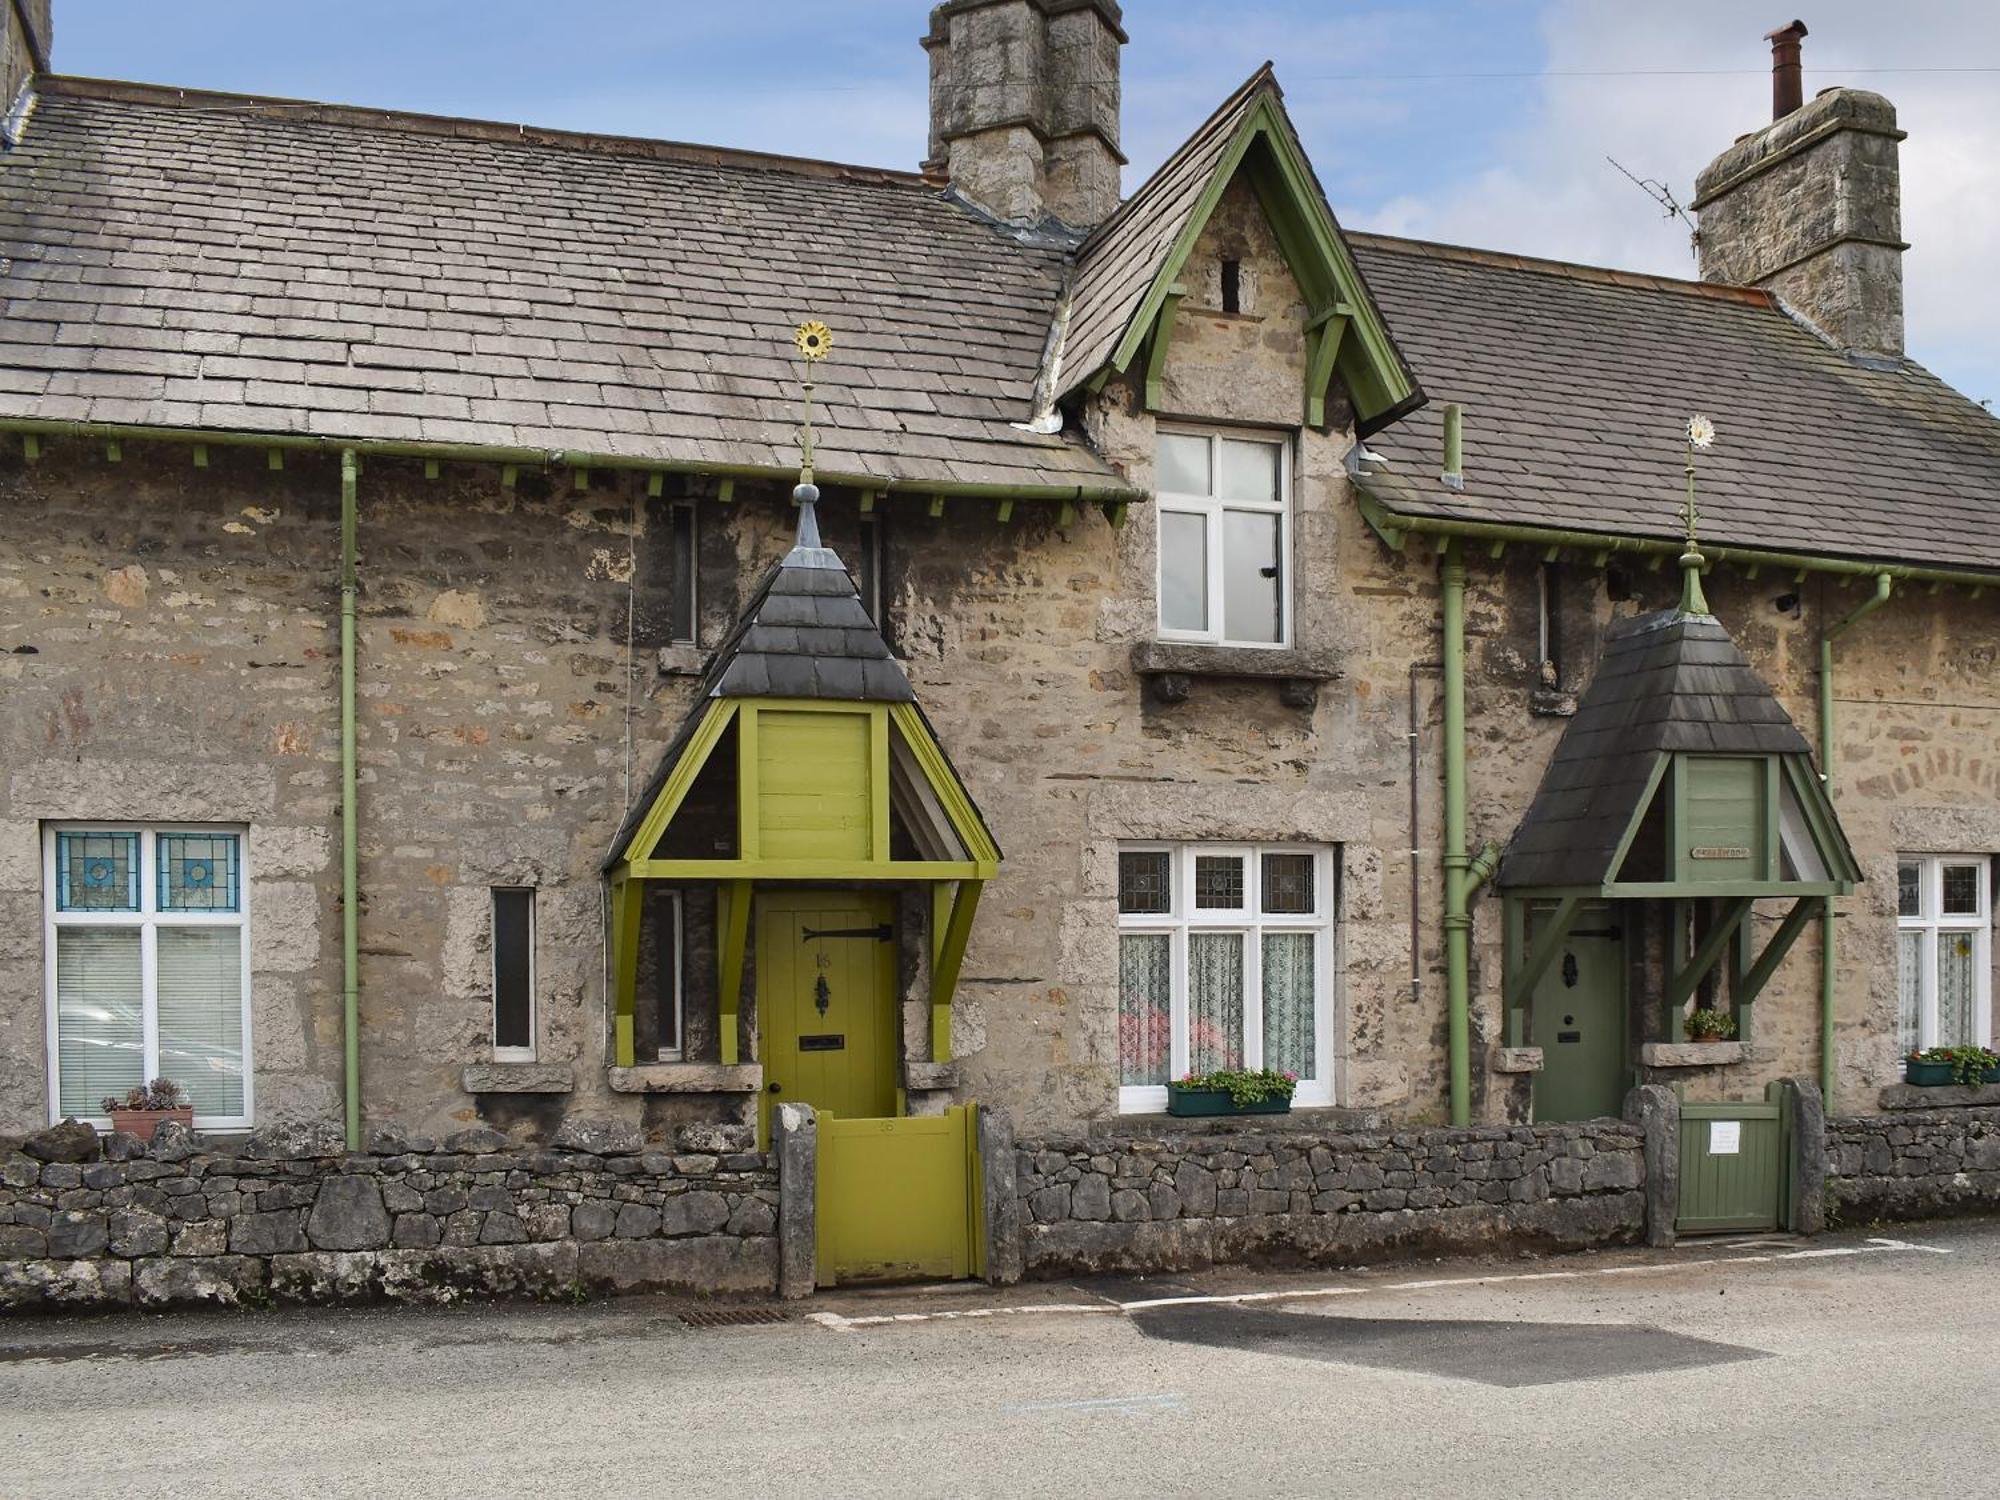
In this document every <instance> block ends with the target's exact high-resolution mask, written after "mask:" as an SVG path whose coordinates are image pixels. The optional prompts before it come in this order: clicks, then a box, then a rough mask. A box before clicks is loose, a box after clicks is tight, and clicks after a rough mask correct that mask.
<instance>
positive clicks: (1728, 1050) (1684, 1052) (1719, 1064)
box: [1639, 1042, 1743, 1068]
mask: <svg viewBox="0 0 2000 1500" xmlns="http://www.w3.org/2000/svg"><path fill="white" fill-rule="evenodd" d="M1639 1061H1640V1063H1642V1064H1643V1065H1644V1066H1646V1067H1648V1068H1726V1067H1728V1066H1729V1065H1730V1064H1731V1063H1740V1062H1742V1061H1743V1044H1742V1043H1741V1042H1645V1043H1643V1044H1641V1046H1640V1048H1639Z"/></svg>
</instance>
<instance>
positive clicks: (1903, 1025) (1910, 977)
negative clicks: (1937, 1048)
mask: <svg viewBox="0 0 2000 1500" xmlns="http://www.w3.org/2000/svg"><path fill="white" fill-rule="evenodd" d="M1923 1005H1924V935H1923V934H1922V933H1921V932H1899V933H1897V934H1896V1031H1897V1035H1898V1037H1899V1038H1900V1044H1901V1046H1902V1050H1903V1052H1904V1053H1905V1054H1908V1053H1910V1052H1914V1051H1915V1050H1916V1049H1917V1048H1918V1047H1919V1046H1921V1045H1922V1043H1921V1042H1920V1041H1919V1040H1918V1034H1919V1028H1920V1026H1921V1025H1922V1019H1921V1018H1922V1016H1923Z"/></svg>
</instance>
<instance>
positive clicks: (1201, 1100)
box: [1167, 1083, 1292, 1118]
mask: <svg viewBox="0 0 2000 1500" xmlns="http://www.w3.org/2000/svg"><path fill="white" fill-rule="evenodd" d="M1291 1112H1292V1101H1291V1099H1290V1098H1288V1097H1286V1098H1277V1099H1259V1100H1258V1101H1257V1102H1256V1103H1254V1104H1238V1103H1237V1102H1236V1101H1235V1100H1234V1099H1232V1098H1230V1097H1229V1090H1228V1089H1184V1088H1182V1087H1181V1086H1180V1085H1179V1084H1177V1083H1170V1084H1168V1085H1167V1113H1168V1114H1170V1115H1180V1116H1182V1117H1183V1118H1186V1117H1189V1116H1194V1115H1288V1114H1290V1113H1291Z"/></svg>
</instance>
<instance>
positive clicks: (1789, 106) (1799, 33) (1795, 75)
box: [1764, 21, 1806, 120]
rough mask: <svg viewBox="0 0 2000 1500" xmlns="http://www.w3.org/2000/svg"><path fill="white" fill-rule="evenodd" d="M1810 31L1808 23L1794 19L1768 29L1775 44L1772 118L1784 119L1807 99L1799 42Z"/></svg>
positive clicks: (1773, 46) (1772, 42) (1772, 46)
mask: <svg viewBox="0 0 2000 1500" xmlns="http://www.w3.org/2000/svg"><path fill="white" fill-rule="evenodd" d="M1805 35H1806V23H1805V22H1803V21H1793V22H1792V23H1791V24H1790V25H1789V26H1780V27H1779V28H1778V29H1777V30H1776V31H1773V32H1770V33H1768V34H1767V35H1766V36H1765V38H1764V40H1765V41H1767V42H1769V43H1770V44H1771V118H1772V119H1773V120H1782V119H1784V118H1785V116H1786V115H1788V114H1790V113H1791V112H1792V111H1793V110H1795V109H1797V108H1798V107H1799V106H1800V105H1801V104H1803V103H1805V70H1804V68H1803V67H1801V66H1800V63H1799V42H1800V41H1801V40H1803V39H1804V37H1805Z"/></svg>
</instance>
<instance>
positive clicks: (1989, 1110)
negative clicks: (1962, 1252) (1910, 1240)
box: [1826, 1089, 2000, 1223]
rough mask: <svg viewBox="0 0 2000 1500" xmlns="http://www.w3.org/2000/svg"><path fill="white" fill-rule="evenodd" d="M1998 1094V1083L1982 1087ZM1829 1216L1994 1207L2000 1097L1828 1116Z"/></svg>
mask: <svg viewBox="0 0 2000 1500" xmlns="http://www.w3.org/2000/svg"><path fill="white" fill-rule="evenodd" d="M1982 1092H1991V1093H1994V1094H1996V1095H2000V1089H1996V1090H1990V1091H1982ZM1826 1127H1827V1128H1826V1193H1827V1207H1828V1209H1829V1215H1828V1217H1829V1220H1830V1221H1833V1220H1838V1221H1843V1222H1847V1223H1857V1222H1863V1221H1866V1220H1869V1219H1928V1218H1938V1217H1942V1216H1944V1215H1947V1214H1963V1213H1992V1212H1994V1210H1995V1209H1996V1208H2000V1099H1996V1100H1995V1102H1994V1103H1992V1104H1988V1105H1985V1106H1983V1107H1974V1108H1966V1109H1909V1110H1898V1111H1896V1112H1894V1113H1890V1114H1884V1115H1859V1116H1850V1117H1845V1118H1840V1119H1832V1120H1828V1121H1827V1122H1826Z"/></svg>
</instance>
